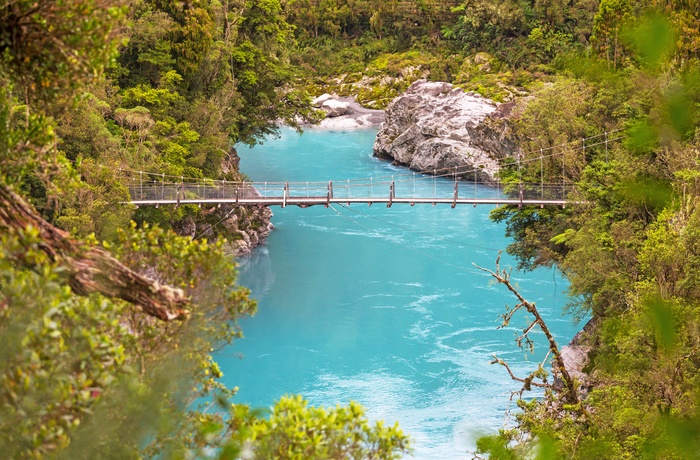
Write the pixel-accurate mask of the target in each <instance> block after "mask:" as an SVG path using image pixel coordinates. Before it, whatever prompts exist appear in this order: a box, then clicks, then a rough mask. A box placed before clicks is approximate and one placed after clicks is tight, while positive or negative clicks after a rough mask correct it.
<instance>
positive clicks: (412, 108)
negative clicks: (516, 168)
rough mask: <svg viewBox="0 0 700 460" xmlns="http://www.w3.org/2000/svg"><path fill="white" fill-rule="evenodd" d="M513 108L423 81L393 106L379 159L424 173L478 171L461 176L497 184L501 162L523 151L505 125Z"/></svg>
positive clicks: (382, 131) (379, 147)
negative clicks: (455, 170)
mask: <svg viewBox="0 0 700 460" xmlns="http://www.w3.org/2000/svg"><path fill="white" fill-rule="evenodd" d="M511 110H512V105H511V106H509V105H508V104H502V105H501V106H497V105H496V103H494V102H493V101H491V100H489V99H486V98H484V97H482V96H480V95H478V94H474V93H468V92H464V91H463V90H461V89H459V88H455V87H453V86H452V85H451V84H449V83H442V82H428V81H426V80H418V81H416V82H415V83H413V84H412V85H411V86H410V87H409V88H408V90H406V92H405V93H404V94H402V95H401V96H399V97H398V98H396V99H395V100H394V101H393V102H392V103H391V104H389V107H387V110H386V121H385V122H384V123H383V124H382V125H381V127H380V129H379V132H378V133H377V138H376V141H375V143H374V155H375V156H377V157H379V158H383V159H387V160H390V161H394V162H395V163H397V164H401V165H406V166H408V167H409V168H411V169H413V170H416V171H421V172H428V173H430V172H432V171H435V170H437V171H440V170H442V171H443V172H444V171H449V170H452V169H454V168H458V169H459V170H461V171H465V170H472V171H473V172H467V173H464V174H459V177H460V178H462V179H473V178H474V174H476V179H477V180H478V181H480V182H486V183H494V182H495V181H496V173H497V172H498V169H499V163H498V159H499V158H504V157H506V156H509V155H512V154H513V153H514V152H515V151H517V145H516V143H515V141H514V140H513V139H512V133H511V131H510V129H509V127H508V123H507V122H506V121H505V120H506V119H507V118H508V116H509V115H510V111H511Z"/></svg>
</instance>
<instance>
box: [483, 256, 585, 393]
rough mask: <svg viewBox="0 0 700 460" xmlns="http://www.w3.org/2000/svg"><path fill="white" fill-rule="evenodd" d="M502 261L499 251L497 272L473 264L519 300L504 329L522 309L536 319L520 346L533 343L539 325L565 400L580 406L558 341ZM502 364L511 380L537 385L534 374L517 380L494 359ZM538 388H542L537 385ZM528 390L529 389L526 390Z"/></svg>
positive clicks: (527, 329)
mask: <svg viewBox="0 0 700 460" xmlns="http://www.w3.org/2000/svg"><path fill="white" fill-rule="evenodd" d="M500 260H501V253H500V251H499V253H498V258H497V259H496V270H495V271H493V270H489V269H488V268H483V267H480V266H478V265H476V264H473V265H474V266H475V267H476V268H478V269H479V270H481V271H484V272H486V273H488V274H489V275H491V276H492V277H493V278H494V279H495V280H496V281H497V282H498V283H500V284H503V285H505V286H506V287H507V288H508V290H509V291H510V292H512V293H513V295H515V297H516V298H517V299H518V301H519V303H518V304H517V305H516V306H515V307H514V308H513V309H512V310H510V311H509V312H507V313H506V314H505V315H503V319H504V322H503V325H502V327H505V326H507V325H508V323H509V322H510V319H511V318H512V316H513V313H514V312H515V311H517V310H518V309H520V308H521V307H524V308H525V309H526V310H527V311H528V313H530V314H531V315H532V316H534V317H535V320H534V321H533V322H532V323H531V324H530V325H529V326H528V327H527V328H525V330H523V333H522V335H520V336H519V337H518V338H517V342H518V345H519V346H521V345H522V341H523V340H525V341H526V343H531V342H530V341H529V338H528V334H529V333H530V332H531V331H532V329H533V327H534V326H535V325H538V326H539V327H540V329H541V330H542V332H543V333H544V335H545V336H546V337H547V341H548V342H549V350H550V352H551V353H552V355H554V363H553V364H554V367H555V369H556V371H557V372H558V373H559V374H560V375H561V378H562V380H563V381H564V387H565V389H566V391H565V393H564V395H563V396H564V399H565V400H566V401H567V402H568V403H570V404H579V403H580V398H579V395H578V390H577V388H576V383H575V382H574V379H573V378H572V377H571V375H570V374H569V371H568V370H567V369H566V366H565V365H564V359H563V358H562V356H561V352H560V351H559V346H558V345H557V342H556V340H554V336H553V335H552V333H551V332H550V331H549V328H548V327H547V324H545V322H544V319H542V316H541V315H540V313H539V311H538V310H537V307H536V306H535V304H534V303H533V302H529V301H527V300H526V299H525V298H524V297H523V296H522V295H521V294H520V292H519V291H518V290H517V289H516V288H515V287H514V286H513V285H512V284H511V282H510V276H511V272H512V269H502V268H501V266H500ZM495 363H498V364H501V365H503V366H505V368H506V370H507V371H508V373H509V374H510V376H511V378H513V380H516V381H519V382H523V383H525V385H526V387H529V386H530V385H535V384H534V383H533V382H532V378H533V377H534V374H531V375H530V376H528V377H527V378H526V379H521V378H517V377H516V376H515V375H514V374H513V373H512V372H511V370H510V368H509V367H508V365H507V364H506V363H505V362H504V361H502V360H501V359H498V358H496V357H494V361H492V364H495ZM536 386H540V385H539V384H537V385H536ZM524 389H528V390H529V388H525V387H524Z"/></svg>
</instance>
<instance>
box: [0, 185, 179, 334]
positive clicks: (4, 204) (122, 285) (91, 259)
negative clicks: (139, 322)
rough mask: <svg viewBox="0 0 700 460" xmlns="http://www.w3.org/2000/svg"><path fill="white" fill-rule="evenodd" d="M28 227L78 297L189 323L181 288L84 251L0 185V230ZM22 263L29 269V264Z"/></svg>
mask: <svg viewBox="0 0 700 460" xmlns="http://www.w3.org/2000/svg"><path fill="white" fill-rule="evenodd" d="M28 228H34V229H36V230H37V231H38V233H39V239H40V244H39V248H40V249H41V250H42V251H43V252H44V253H45V254H46V255H47V256H48V257H49V259H50V260H51V261H53V262H56V263H57V264H58V265H59V266H61V267H62V268H63V270H62V271H61V274H62V276H64V277H65V278H66V279H67V282H68V284H69V285H70V287H71V289H72V290H73V292H75V293H76V294H78V295H89V294H92V293H100V294H102V295H104V296H106V297H110V298H117V299H122V300H126V301H127V302H129V303H132V304H134V305H136V306H138V307H139V308H140V309H141V310H143V312H144V313H146V314H148V315H151V316H154V317H156V318H159V319H161V320H164V321H172V320H183V319H185V318H187V316H188V311H187V309H186V307H187V306H188V304H189V300H188V299H187V298H186V297H185V294H184V292H183V291H182V290H181V289H175V288H172V287H170V286H166V285H161V284H160V283H158V282H156V281H153V280H150V279H148V278H145V277H143V276H141V275H139V274H138V273H136V272H134V271H133V270H131V269H129V268H128V267H126V266H125V265H123V264H122V263H121V262H119V261H118V260H117V259H115V258H114V257H112V255H111V254H109V253H108V252H107V251H105V250H104V249H102V248H100V247H96V246H85V245H83V244H81V243H80V242H78V241H76V240H74V239H72V238H70V236H69V235H68V233H67V232H65V231H63V230H61V229H59V228H56V227H54V226H53V225H51V224H50V223H48V222H46V221H45V220H44V219H42V218H41V217H40V216H39V215H38V214H37V213H36V212H35V211H34V210H33V209H32V207H31V206H30V205H29V204H28V203H27V202H26V201H24V199H23V198H22V197H21V196H19V195H18V194H16V193H15V192H13V191H12V190H11V189H10V188H9V187H8V186H7V185H5V184H2V183H0V229H3V230H5V231H7V232H9V233H19V232H21V231H25V230H27V229H28ZM20 262H22V263H24V264H26V265H27V266H29V267H30V268H31V265H32V262H31V261H28V260H22V261H20Z"/></svg>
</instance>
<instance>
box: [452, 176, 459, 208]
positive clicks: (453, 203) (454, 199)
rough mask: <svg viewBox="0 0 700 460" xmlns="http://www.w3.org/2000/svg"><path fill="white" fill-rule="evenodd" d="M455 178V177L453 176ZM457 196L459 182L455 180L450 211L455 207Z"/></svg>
mask: <svg viewBox="0 0 700 460" xmlns="http://www.w3.org/2000/svg"><path fill="white" fill-rule="evenodd" d="M455 177H457V176H456V175H455ZM458 196H459V182H457V179H455V194H454V197H453V199H452V209H454V208H456V207H457V197H458Z"/></svg>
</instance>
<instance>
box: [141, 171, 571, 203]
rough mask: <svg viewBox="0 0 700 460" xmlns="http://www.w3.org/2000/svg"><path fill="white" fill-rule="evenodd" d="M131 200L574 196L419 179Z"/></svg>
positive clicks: (149, 192) (270, 186) (154, 187)
mask: <svg viewBox="0 0 700 460" xmlns="http://www.w3.org/2000/svg"><path fill="white" fill-rule="evenodd" d="M128 188H129V192H130V194H131V198H132V200H133V201H141V202H152V203H157V202H181V201H186V200H189V201H199V200H206V201H214V202H215V201H219V200H221V201H229V202H235V201H238V200H250V199H255V198H263V199H270V200H282V199H304V198H307V199H317V200H318V199H322V198H326V199H329V198H332V199H335V200H343V199H348V200H364V201H372V200H386V199H387V198H389V197H391V198H404V199H411V198H415V199H421V200H429V199H439V200H442V201H445V200H448V199H452V200H456V199H471V198H473V199H483V198H488V199H503V200H506V199H511V200H512V199H516V200H517V199H523V200H566V199H568V198H570V196H571V193H572V192H573V191H574V188H573V186H572V184H545V183H538V184H524V183H523V184H520V183H511V184H500V183H480V182H473V181H451V180H448V179H444V178H436V177H428V178H424V177H421V178H419V179H415V178H414V179H402V180H389V179H381V180H374V179H369V180H363V181H353V180H345V181H330V182H227V181H207V182H201V183H194V182H183V183H169V182H165V181H157V180H149V181H139V182H131V183H130V184H128Z"/></svg>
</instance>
